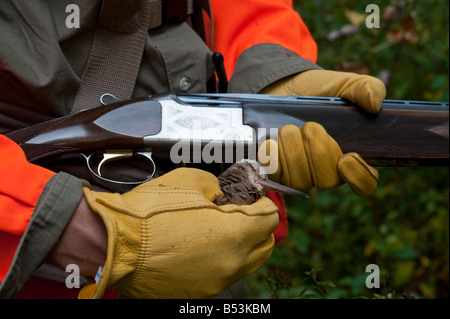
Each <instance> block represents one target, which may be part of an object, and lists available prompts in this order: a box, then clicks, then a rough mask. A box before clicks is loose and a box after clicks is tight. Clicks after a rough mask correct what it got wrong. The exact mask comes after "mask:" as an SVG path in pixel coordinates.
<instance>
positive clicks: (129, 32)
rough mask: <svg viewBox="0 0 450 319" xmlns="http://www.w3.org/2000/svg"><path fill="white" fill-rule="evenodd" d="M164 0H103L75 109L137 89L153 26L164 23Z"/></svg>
mask: <svg viewBox="0 0 450 319" xmlns="http://www.w3.org/2000/svg"><path fill="white" fill-rule="evenodd" d="M161 12H162V1H161V0H103V1H102V7H101V11H100V16H99V20H98V23H97V27H96V30H95V33H94V40H93V45H92V48H91V53H90V56H89V59H88V62H87V66H86V68H85V70H84V73H83V76H82V79H81V84H80V87H79V89H78V92H77V94H76V96H75V100H74V105H73V109H72V113H75V112H78V111H81V110H83V109H89V108H94V107H97V106H100V105H101V104H100V100H99V98H100V96H101V95H102V94H103V93H105V92H109V93H112V94H114V95H116V96H117V98H119V99H129V98H131V95H132V93H133V89H134V85H135V82H136V78H137V74H138V71H139V66H140V64H141V58H142V53H143V50H144V44H145V39H146V36H147V32H148V30H149V28H153V27H156V26H160V25H161V24H162V14H161Z"/></svg>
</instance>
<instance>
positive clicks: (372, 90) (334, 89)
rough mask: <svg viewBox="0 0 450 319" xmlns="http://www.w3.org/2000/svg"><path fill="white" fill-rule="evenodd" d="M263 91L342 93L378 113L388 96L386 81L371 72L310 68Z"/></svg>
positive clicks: (327, 94)
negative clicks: (371, 74) (361, 72)
mask: <svg viewBox="0 0 450 319" xmlns="http://www.w3.org/2000/svg"><path fill="white" fill-rule="evenodd" d="M260 93H263V94H276V95H309V96H328V97H342V98H345V99H348V100H350V101H352V102H353V103H355V104H357V105H359V106H360V107H362V108H363V109H365V110H366V111H368V112H370V113H378V112H379V111H380V107H381V103H382V102H383V100H384V98H385V97H386V87H385V85H384V83H383V82H382V81H380V80H379V79H377V78H374V77H372V76H369V75H360V74H356V73H351V72H339V71H329V70H309V71H304V72H301V73H298V74H295V75H293V76H290V77H287V78H284V79H282V80H280V81H277V82H275V83H273V84H272V85H270V86H268V87H266V88H265V89H263V90H262V91H261V92H260Z"/></svg>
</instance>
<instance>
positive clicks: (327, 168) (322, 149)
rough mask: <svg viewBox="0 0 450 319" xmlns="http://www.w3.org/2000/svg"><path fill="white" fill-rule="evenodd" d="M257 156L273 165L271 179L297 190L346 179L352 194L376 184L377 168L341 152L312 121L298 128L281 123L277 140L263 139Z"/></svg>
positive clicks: (367, 191)
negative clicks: (273, 170)
mask: <svg viewBox="0 0 450 319" xmlns="http://www.w3.org/2000/svg"><path fill="white" fill-rule="evenodd" d="M270 150H275V152H273V153H271V152H270ZM262 156H264V157H262ZM258 158H264V159H265V160H260V162H261V163H262V165H263V166H269V165H276V166H273V167H277V169H276V171H275V172H274V173H272V174H270V175H269V178H270V179H271V180H273V181H275V182H278V183H281V184H283V185H286V186H288V187H291V188H294V189H297V190H308V189H310V188H312V187H314V186H315V187H317V188H318V189H331V188H335V187H337V186H340V185H341V184H343V183H344V182H346V183H347V184H348V185H349V186H350V188H351V189H352V190H353V192H354V193H355V194H357V195H359V196H366V195H369V194H370V193H372V192H373V191H374V190H375V189H376V187H377V181H378V171H377V170H376V169H375V168H374V167H372V166H370V165H368V164H367V163H366V162H365V161H364V160H363V159H362V158H361V156H359V155H358V154H356V153H347V154H345V155H344V154H342V151H341V148H340V147H339V145H338V144H337V143H336V141H335V140H334V139H333V138H332V137H331V136H329V135H328V133H327V132H326V131H325V129H324V128H323V126H322V125H320V124H318V123H315V122H307V123H305V124H304V125H303V126H302V129H301V130H300V129H299V128H298V127H297V126H294V125H285V126H283V127H282V128H281V129H280V132H279V134H278V142H277V141H274V140H271V139H270V140H266V141H265V143H263V144H262V145H261V146H260V148H259V150H258ZM274 163H276V164H274Z"/></svg>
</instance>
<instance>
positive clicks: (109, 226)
mask: <svg viewBox="0 0 450 319" xmlns="http://www.w3.org/2000/svg"><path fill="white" fill-rule="evenodd" d="M83 193H84V196H85V198H86V200H87V202H88V204H89V206H90V207H91V209H92V210H93V211H94V212H96V213H97V214H99V216H100V217H101V218H102V220H103V222H104V224H105V228H106V231H107V233H108V249H107V253H106V261H105V264H104V266H103V267H102V269H101V272H100V273H99V274H98V275H97V276H99V278H98V280H96V281H94V280H92V281H89V282H88V283H87V284H86V285H84V287H83V288H82V289H81V290H80V292H79V294H78V299H101V298H102V297H103V295H104V294H105V291H106V289H107V288H108V287H109V286H110V285H111V284H112V282H111V273H112V269H113V256H114V251H115V249H116V246H117V239H116V236H115V234H116V231H115V230H114V229H116V228H117V225H116V223H115V222H114V220H113V219H112V218H110V217H109V218H108V217H107V216H106V214H107V213H105V212H104V210H102V209H100V207H99V206H100V204H99V203H98V202H97V201H96V196H95V192H93V191H91V190H90V189H89V188H88V187H83Z"/></svg>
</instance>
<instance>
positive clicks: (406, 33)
mask: <svg viewBox="0 0 450 319" xmlns="http://www.w3.org/2000/svg"><path fill="white" fill-rule="evenodd" d="M415 17H416V13H415V12H414V11H412V12H411V13H410V14H409V15H408V16H406V17H405V18H403V19H402V23H401V27H400V28H399V27H398V26H397V25H393V26H392V27H391V28H390V29H389V31H388V32H387V33H386V39H388V40H389V41H391V42H400V41H405V42H409V43H416V42H417V41H419V36H420V34H419V32H418V31H417V29H416V24H415Z"/></svg>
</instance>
